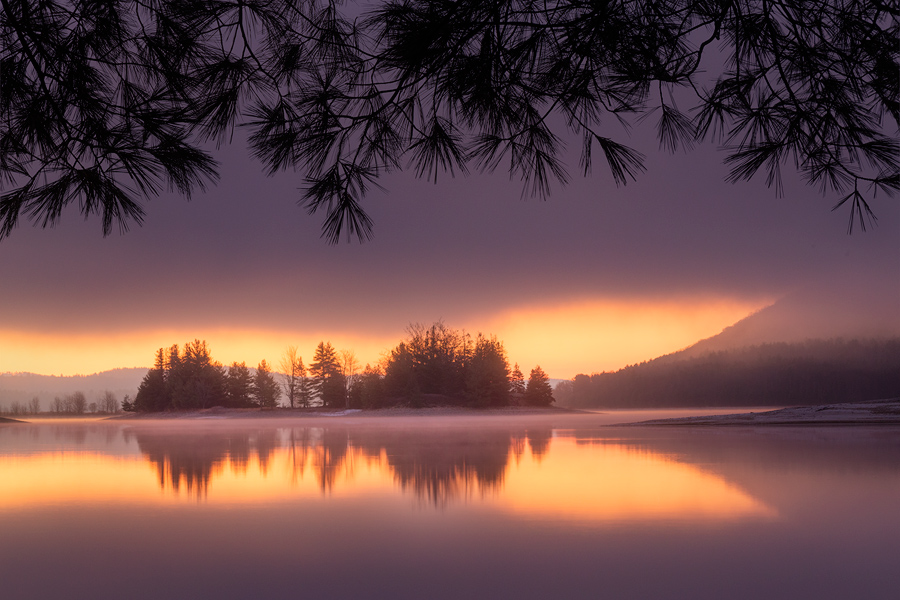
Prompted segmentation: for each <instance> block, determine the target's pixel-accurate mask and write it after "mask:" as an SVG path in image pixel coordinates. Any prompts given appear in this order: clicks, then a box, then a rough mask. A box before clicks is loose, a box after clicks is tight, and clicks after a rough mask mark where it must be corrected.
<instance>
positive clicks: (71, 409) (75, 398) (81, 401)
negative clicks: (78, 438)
mask: <svg viewBox="0 0 900 600" xmlns="http://www.w3.org/2000/svg"><path fill="white" fill-rule="evenodd" d="M87 407H88V404H87V398H85V396H84V392H75V393H74V394H69V395H67V396H65V397H64V398H63V410H64V411H65V412H67V413H70V414H74V415H83V414H84V411H85V410H87Z"/></svg>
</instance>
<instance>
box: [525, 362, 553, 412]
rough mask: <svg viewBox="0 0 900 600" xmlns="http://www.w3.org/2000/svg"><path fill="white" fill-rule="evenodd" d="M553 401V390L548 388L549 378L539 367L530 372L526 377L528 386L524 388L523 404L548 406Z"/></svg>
mask: <svg viewBox="0 0 900 600" xmlns="http://www.w3.org/2000/svg"><path fill="white" fill-rule="evenodd" d="M553 401H554V399H553V388H552V387H550V382H549V377H547V374H546V373H544V370H543V369H542V368H541V367H540V365H539V366H537V367H535V368H533V369H532V370H531V375H530V376H529V377H528V386H527V387H526V388H525V404H527V405H529V406H550V404H551V403H552V402H553Z"/></svg>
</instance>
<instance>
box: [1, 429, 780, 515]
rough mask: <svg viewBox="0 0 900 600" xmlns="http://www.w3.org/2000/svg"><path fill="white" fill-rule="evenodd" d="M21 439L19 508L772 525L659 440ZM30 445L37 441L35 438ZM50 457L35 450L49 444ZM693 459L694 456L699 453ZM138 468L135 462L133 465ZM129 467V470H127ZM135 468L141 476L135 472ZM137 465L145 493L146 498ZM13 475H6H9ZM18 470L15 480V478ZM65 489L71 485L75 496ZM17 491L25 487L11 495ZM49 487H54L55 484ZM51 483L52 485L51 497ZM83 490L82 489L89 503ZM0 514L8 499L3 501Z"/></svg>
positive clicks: (493, 436) (78, 435) (251, 432)
mask: <svg viewBox="0 0 900 600" xmlns="http://www.w3.org/2000/svg"><path fill="white" fill-rule="evenodd" d="M0 431H2V434H3V435H0V438H2V437H7V442H8V443H11V440H18V443H19V445H20V446H23V444H22V442H23V440H24V439H25V438H23V437H22V436H30V437H28V439H29V440H31V444H30V445H29V444H24V446H26V447H28V446H30V447H31V452H30V453H28V452H26V454H29V455H30V459H28V460H26V459H25V458H23V457H19V460H18V461H11V460H10V459H9V458H8V457H7V458H6V459H4V457H3V456H2V455H0V470H2V471H5V472H6V474H5V475H4V474H3V473H0V476H2V477H3V478H4V479H5V480H7V481H13V482H19V483H17V484H14V485H15V486H18V490H17V492H18V493H19V494H22V495H28V494H32V495H37V496H41V495H48V496H52V498H53V500H48V499H46V498H41V497H36V498H31V499H24V498H19V501H21V502H32V503H37V504H41V503H47V502H59V501H65V500H64V499H66V498H68V501H73V502H90V501H91V494H92V493H93V494H94V495H95V496H98V499H99V500H101V501H103V500H110V499H118V500H125V499H127V501H129V502H133V503H148V502H150V503H159V502H179V501H184V500H191V501H199V502H204V503H210V502H212V503H232V504H233V503H247V502H250V503H260V502H281V501H288V502H295V501H298V500H302V499H303V498H312V497H315V496H320V497H333V496H341V497H349V496H361V495H362V496H365V495H369V494H376V495H379V494H380V495H391V494H396V492H397V491H398V490H399V492H400V493H401V494H402V495H404V496H407V497H412V498H414V499H415V501H416V503H418V504H422V505H426V506H431V507H435V508H439V509H446V508H447V507H449V506H451V505H454V504H459V503H463V504H465V503H469V502H472V501H474V502H476V503H477V504H479V505H481V506H482V507H484V508H486V509H490V510H497V511H501V512H504V513H508V514H517V515H520V516H527V517H529V518H542V519H547V518H549V519H564V520H572V519H575V520H582V521H595V522H599V521H616V520H622V519H640V520H654V519H706V520H709V519H716V520H721V519H746V518H773V517H774V516H776V514H777V513H776V511H775V510H774V509H772V508H771V507H770V506H768V505H767V504H766V503H764V502H763V501H761V500H759V499H756V498H754V497H753V496H752V495H751V494H750V493H749V492H747V491H746V488H744V487H743V486H740V485H737V484H735V483H734V480H733V478H731V479H729V477H728V476H727V474H723V473H713V472H711V471H710V470H709V469H707V468H704V466H703V465H702V461H701V464H700V465H697V464H690V463H691V460H690V459H689V458H686V457H685V456H683V453H682V452H680V451H679V449H678V448H677V447H673V448H667V447H666V445H667V444H671V441H670V440H668V438H666V437H663V438H661V439H646V438H645V439H642V440H641V441H635V440H624V439H618V438H617V437H615V436H611V435H610V432H609V431H607V432H606V433H604V434H602V435H601V436H599V437H598V436H597V432H596V431H581V430H575V431H569V430H561V429H557V430H554V429H553V428H552V427H548V426H542V425H538V426H529V427H521V428H498V427H475V428H459V427H451V428H441V427H424V428H421V429H410V428H397V427H353V426H340V425H336V426H331V425H330V426H327V427H325V426H308V425H304V426H293V427H278V426H259V427H252V426H246V425H239V426H237V425H231V424H217V425H216V426H195V427H186V426H180V427H170V426H164V425H159V424H149V425H136V426H133V425H129V426H124V427H122V426H111V425H109V424H96V423H95V424H81V426H80V427H79V426H76V425H75V424H51V425H44V426H42V427H35V428H31V429H30V430H29V429H28V428H20V429H18V430H8V429H7V430H0ZM35 436H37V437H35ZM54 445H55V446H56V449H55V450H53V451H50V452H45V451H44V450H46V448H47V446H54ZM701 449H702V448H701ZM137 457H139V458H137ZM126 458H131V460H125V459H126ZM142 465H143V466H142ZM146 467H149V468H150V471H151V472H152V473H153V474H154V477H153V479H152V481H153V482H154V485H155V486H156V489H157V493H156V494H153V493H151V492H150V491H149V489H148V485H147V483H146V481H145V480H144V479H142V478H143V477H145V475H144V474H145V473H146ZM12 470H16V471H15V472H13V471H12ZM24 472H27V473H28V475H27V476H25V475H24V474H23V473H24ZM73 477H77V478H80V481H82V482H84V484H82V485H77V484H73V482H72V481H71V479H72V478H73ZM22 482H24V483H22ZM54 482H56V483H54ZM57 484H59V485H57ZM92 490H93V491H92ZM7 491H8V493H7V502H5V503H4V504H6V505H9V503H10V502H15V500H12V499H13V498H15V497H16V495H15V494H14V493H12V492H13V491H15V490H7Z"/></svg>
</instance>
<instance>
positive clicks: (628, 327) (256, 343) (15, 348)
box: [0, 299, 767, 378]
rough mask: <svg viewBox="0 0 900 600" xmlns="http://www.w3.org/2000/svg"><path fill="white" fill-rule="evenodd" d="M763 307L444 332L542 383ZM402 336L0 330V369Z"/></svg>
mask: <svg viewBox="0 0 900 600" xmlns="http://www.w3.org/2000/svg"><path fill="white" fill-rule="evenodd" d="M766 304H767V303H766V302H762V301H758V300H757V301H747V300H734V299H699V300H698V299H680V300H648V299H594V300H583V301H576V302H569V303H561V304H553V305H537V306H525V307H520V308H514V309H510V310H507V311H505V312H502V313H499V314H495V315H486V316H485V317H483V318H481V319H477V320H474V321H473V322H471V323H452V322H448V323H447V325H448V326H450V327H457V328H464V329H466V330H468V331H470V332H473V333H474V332H477V331H481V332H483V333H492V334H496V335H497V337H498V338H499V339H500V340H502V341H503V342H504V345H505V347H506V350H507V352H508V354H509V358H510V362H513V363H515V362H517V363H519V365H520V367H521V368H522V371H523V372H524V373H525V375H526V377H527V376H528V371H529V370H530V369H531V368H532V367H533V366H535V365H538V364H539V365H541V367H543V369H544V371H546V372H547V373H548V374H549V375H550V376H551V377H556V378H570V377H573V376H575V375H576V374H578V373H591V372H596V371H603V370H614V369H618V368H621V367H624V366H626V365H628V364H633V363H637V362H641V361H645V360H649V359H652V358H655V357H657V356H660V355H663V354H667V353H670V352H674V351H676V350H680V349H682V348H685V347H687V346H689V345H691V344H693V343H695V342H697V341H699V340H701V339H704V338H707V337H710V336H712V335H715V334H717V333H719V332H720V331H721V330H722V329H724V328H725V327H727V326H729V325H732V324H733V323H735V322H737V321H738V320H740V319H742V318H744V317H746V316H747V315H748V314H750V313H752V312H754V311H756V310H759V309H760V308H762V307H763V306H765V305H766ZM405 335H406V333H405V330H404V327H403V325H399V326H398V328H397V331H396V333H395V334H394V335H393V336H388V335H383V334H382V335H377V336H375V335H366V333H365V332H361V333H354V332H346V331H338V332H326V331H288V330H280V331H272V330H264V329H260V330H248V329H228V328H218V329H209V328H203V327H201V328H198V329H195V330H191V329H189V328H173V329H169V330H153V331H142V330H138V331H121V332H115V333H96V334H84V333H70V332H66V333H58V334H53V333H43V332H42V333H33V332H26V331H0V372H3V371H10V372H17V371H29V372H34V373H42V374H46V375H76V374H82V375H87V374H91V373H96V372H100V371H105V370H108V369H114V368H119V367H135V366H142V367H149V366H151V364H152V363H153V356H154V353H155V351H156V349H157V348H163V347H165V348H167V347H169V346H171V345H172V344H179V345H182V344H184V343H185V342H188V341H192V340H194V339H201V340H206V341H207V342H208V343H209V347H210V350H211V351H212V355H213V358H214V359H216V360H218V361H220V362H221V363H223V364H225V365H230V364H231V363H232V362H234V361H238V362H240V361H245V362H246V363H247V364H248V365H249V366H251V367H253V366H256V365H257V364H258V363H259V361H260V360H262V359H266V361H268V362H269V364H270V365H271V366H272V367H274V368H277V366H278V363H279V362H280V360H281V356H282V354H283V353H284V350H285V349H286V348H287V347H288V346H289V345H294V346H297V349H298V352H299V354H300V355H301V356H302V357H303V360H304V362H305V363H306V364H309V362H311V360H312V355H313V352H314V350H315V347H316V345H317V344H318V343H319V342H320V341H322V340H325V341H330V342H331V343H332V345H333V346H334V347H335V348H337V349H339V350H341V349H349V350H353V351H354V353H355V354H356V357H357V360H358V361H359V363H360V365H361V366H363V365H365V364H366V363H372V364H374V363H376V362H378V361H379V360H380V358H381V356H382V354H383V353H385V352H386V351H389V350H390V349H391V348H393V347H394V346H395V345H396V344H397V343H398V342H399V341H400V339H402V338H403V337H404V336H405Z"/></svg>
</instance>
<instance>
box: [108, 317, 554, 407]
mask: <svg viewBox="0 0 900 600" xmlns="http://www.w3.org/2000/svg"><path fill="white" fill-rule="evenodd" d="M407 332H408V336H407V338H406V339H405V340H403V341H401V342H400V343H399V344H398V345H397V346H396V347H395V348H394V349H392V350H391V351H390V352H388V353H387V354H386V356H385V358H384V359H383V360H382V361H381V362H380V363H378V364H375V365H370V364H367V365H365V367H363V368H360V365H359V363H358V362H357V360H356V357H355V355H354V353H353V352H352V351H347V350H344V351H341V352H338V351H337V350H336V349H335V348H334V347H333V346H332V345H331V344H330V343H329V342H324V341H323V342H320V343H319V345H318V346H317V347H316V349H315V352H314V353H313V359H312V362H311V363H310V364H309V365H308V366H307V365H305V364H304V362H303V358H302V357H301V356H300V355H299V354H298V353H297V349H296V347H293V346H292V347H289V348H288V349H287V350H286V351H285V353H284V356H283V357H282V360H281V363H280V365H279V367H280V372H278V373H273V372H272V370H271V369H270V367H269V365H268V364H267V363H266V361H265V360H264V361H262V362H261V363H260V364H259V365H258V366H257V368H256V370H255V371H254V372H251V370H250V369H249V368H248V367H247V366H246V364H245V363H243V362H241V363H237V362H235V363H233V364H232V365H231V366H230V367H227V368H226V367H225V366H223V365H222V364H221V363H219V362H217V361H214V360H213V359H212V356H211V354H210V351H209V348H208V346H207V344H206V342H205V341H200V340H195V341H193V342H189V343H187V344H185V345H184V347H183V348H179V347H178V346H177V345H175V346H172V347H171V348H169V349H163V348H160V349H159V350H158V351H157V353H156V360H155V363H154V366H153V368H152V369H150V370H149V371H148V373H147V375H146V377H145V378H144V380H143V381H142V382H141V385H140V387H139V389H138V393H137V395H136V397H135V400H134V403H133V404H128V405H125V407H124V408H125V409H126V410H136V411H141V412H154V411H164V410H187V409H202V408H210V407H213V406H224V407H232V408H247V407H257V408H275V407H277V406H279V405H280V400H281V399H282V398H283V399H284V405H285V406H287V407H290V408H308V407H325V408H385V407H391V406H399V405H404V406H414V407H421V406H427V405H433V404H440V405H459V406H474V407H500V406H510V405H529V406H549V405H550V404H551V403H552V402H553V401H554V398H553V390H552V388H551V387H550V384H549V382H548V376H547V374H546V373H545V372H544V371H543V370H542V369H541V368H540V366H537V367H535V368H534V369H532V370H531V373H530V376H529V379H528V381H527V383H526V381H525V378H524V375H523V374H522V372H521V370H520V369H519V366H518V364H516V365H514V367H513V368H512V369H510V366H509V361H508V359H507V356H506V351H505V350H504V348H503V343H502V342H500V341H499V340H498V339H497V338H496V337H495V336H485V335H482V334H478V335H477V336H475V337H473V336H471V335H470V334H468V333H465V332H464V331H460V330H455V329H452V328H449V327H447V326H445V325H444V324H443V323H440V322H438V323H435V324H434V325H432V326H431V327H424V326H422V325H411V326H410V327H409V328H408V330H407Z"/></svg>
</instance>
